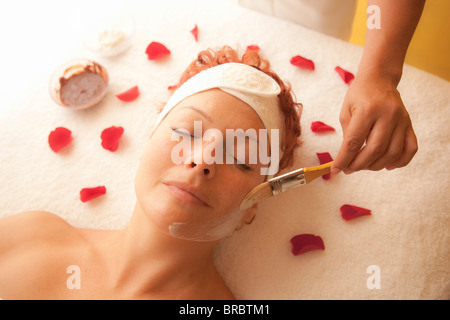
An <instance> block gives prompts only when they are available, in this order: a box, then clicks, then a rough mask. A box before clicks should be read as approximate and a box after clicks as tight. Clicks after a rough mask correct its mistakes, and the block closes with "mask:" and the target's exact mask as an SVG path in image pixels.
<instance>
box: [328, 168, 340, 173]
mask: <svg viewBox="0 0 450 320" xmlns="http://www.w3.org/2000/svg"><path fill="white" fill-rule="evenodd" d="M341 172H342V169H339V168H331V170H330V173H331V174H332V175H336V174H339V173H341Z"/></svg>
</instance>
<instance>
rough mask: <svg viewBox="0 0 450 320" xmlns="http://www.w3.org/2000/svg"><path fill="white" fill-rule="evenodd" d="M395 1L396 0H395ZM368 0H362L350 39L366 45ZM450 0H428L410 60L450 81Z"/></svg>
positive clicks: (407, 57) (408, 59)
mask: <svg viewBox="0 0 450 320" xmlns="http://www.w3.org/2000/svg"><path fill="white" fill-rule="evenodd" d="M391 1H395V0H391ZM366 8H367V0H358V7H357V10H356V15H355V20H354V22H353V32H352V36H351V38H350V42H352V43H355V44H359V45H364V38H365V35H366V19H367V14H366ZM449 15H450V0H427V1H426V3H425V8H424V11H423V13H422V17H421V19H420V22H419V25H418V26H417V29H416V32H415V34H414V37H413V39H412V41H411V44H410V46H409V49H408V53H407V55H406V63H408V64H410V65H413V66H415V67H418V68H420V69H423V70H425V71H428V72H430V73H433V74H435V75H438V76H439V77H441V78H444V79H447V80H449V81H450V55H449V52H450V17H449Z"/></svg>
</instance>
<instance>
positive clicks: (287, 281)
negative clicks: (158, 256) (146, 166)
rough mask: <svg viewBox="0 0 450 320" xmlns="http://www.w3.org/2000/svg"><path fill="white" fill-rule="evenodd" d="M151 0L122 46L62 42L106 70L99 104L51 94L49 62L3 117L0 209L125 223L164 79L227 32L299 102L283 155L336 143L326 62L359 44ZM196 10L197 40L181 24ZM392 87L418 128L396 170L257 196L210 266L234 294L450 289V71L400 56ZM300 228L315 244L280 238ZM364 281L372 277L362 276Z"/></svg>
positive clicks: (237, 13)
mask: <svg viewBox="0 0 450 320" xmlns="http://www.w3.org/2000/svg"><path fill="white" fill-rule="evenodd" d="M149 3H150V4H151V2H147V1H145V2H144V1H130V2H129V4H128V5H127V7H126V10H127V11H129V12H130V13H132V14H133V16H134V18H135V19H136V25H137V32H136V36H135V37H134V38H133V44H132V47H131V48H130V49H129V50H128V51H127V52H126V53H125V54H123V55H121V56H118V57H114V58H103V57H100V56H96V55H95V54H92V53H91V52H89V51H86V50H85V49H84V48H82V47H76V48H74V49H73V51H72V54H73V56H72V57H70V58H77V57H80V56H81V57H88V58H93V59H95V60H96V61H98V62H100V63H101V64H102V65H104V66H105V67H106V69H107V70H108V72H109V74H110V79H111V81H110V87H109V93H108V94H107V96H106V98H105V99H104V100H103V102H102V103H101V104H100V105H98V106H96V107H94V108H92V109H89V110H85V111H71V110H66V109H64V108H61V107H59V106H57V105H56V104H55V103H54V102H53V101H52V100H51V98H50V96H49V94H48V90H47V84H48V80H49V79H48V76H49V75H50V74H51V73H52V71H53V70H49V72H48V74H45V75H43V76H42V79H40V80H41V81H38V82H37V83H36V85H35V88H34V89H35V90H32V91H30V92H29V95H28V96H27V97H25V98H24V99H23V100H22V101H21V102H20V104H19V103H18V105H17V106H16V108H15V110H14V111H11V112H9V113H8V114H7V115H6V116H3V117H2V118H1V119H0V163H1V166H0V195H1V196H0V216H7V215H11V214H16V213H19V212H22V211H26V210H46V211H50V212H53V213H55V214H58V215H60V216H61V217H63V218H64V219H66V220H67V221H68V222H69V223H71V224H73V225H75V226H78V227H89V228H103V229H114V228H122V227H124V226H125V225H126V224H127V222H128V220H129V218H130V214H131V212H132V210H133V207H134V204H135V196H134V176H135V172H136V169H137V165H138V162H139V159H140V155H141V153H142V151H143V146H144V143H145V142H146V140H147V139H148V136H149V133H150V132H151V129H152V126H153V124H154V121H155V120H156V118H157V110H158V107H160V106H161V105H162V103H164V101H166V100H167V99H168V97H169V91H168V90H167V87H168V86H170V85H173V84H175V83H176V82H177V80H178V78H179V76H180V74H181V72H182V71H183V70H184V69H185V68H186V66H187V65H188V63H190V61H192V60H193V59H194V58H195V57H196V55H197V53H198V52H199V51H201V50H203V49H205V48H209V47H213V48H215V47H219V46H222V45H230V46H232V47H235V48H238V49H240V51H241V52H243V51H244V50H245V48H246V47H247V45H250V44H257V45H258V46H260V48H261V49H262V53H263V54H264V55H265V57H267V58H268V59H269V60H270V62H271V64H272V67H273V69H274V70H275V71H276V72H277V73H278V74H279V75H280V76H281V77H282V78H283V79H284V80H286V81H289V82H290V83H291V84H292V86H293V89H294V91H295V94H296V96H297V97H298V100H299V101H300V102H302V103H303V105H304V111H303V117H302V120H301V123H302V126H303V136H302V137H303V146H302V148H301V149H300V150H299V152H298V159H297V161H296V163H295V166H294V167H293V168H292V169H296V168H298V167H305V166H313V165H317V164H318V160H317V157H316V153H317V152H329V153H330V154H331V155H332V156H336V154H337V152H338V149H339V146H340V143H341V141H342V131H341V128H340V125H339V121H338V116H339V112H340V108H341V104H342V101H343V98H344V95H345V93H346V90H347V88H348V86H347V85H346V84H345V83H344V82H343V81H342V80H341V79H340V78H339V76H338V75H337V73H336V72H335V71H334V68H335V67H336V66H338V65H339V66H341V67H342V68H345V69H348V70H350V71H352V72H356V70H357V66H358V62H359V59H360V57H361V54H362V48H360V47H357V46H354V45H351V44H348V43H346V42H343V41H340V40H337V39H333V38H330V37H327V36H324V35H321V34H318V33H316V32H313V31H310V30H307V29H304V28H302V27H300V26H298V25H294V24H291V23H289V22H285V21H281V20H277V19H275V18H271V17H268V16H265V15H261V14H258V13H255V12H252V11H249V10H246V9H242V8H239V7H237V6H234V5H232V4H231V3H229V2H223V1H217V2H216V1H215V2H214V3H215V6H214V7H212V6H211V5H210V3H211V2H210V1H206V0H195V1H174V0H172V1H165V2H164V3H162V4H160V5H159V7H158V10H157V11H156V10H153V9H152V6H151V5H150V4H149ZM195 24H197V25H198V28H199V32H200V34H199V41H198V42H195V40H194V38H193V36H192V35H191V34H190V32H189V31H190V30H191V29H192V28H193V27H194V25H195ZM152 41H158V42H161V43H164V44H165V45H166V46H167V47H168V48H169V49H170V50H171V56H170V58H169V59H167V60H165V61H163V62H159V63H155V62H152V61H149V60H147V57H146V55H145V49H146V47H147V45H148V44H149V43H150V42H152ZM295 55H302V56H304V57H307V58H309V59H312V60H313V61H314V62H315V65H316V70H315V71H308V70H300V69H298V68H296V67H294V66H292V65H290V63H289V60H290V58H291V57H292V56H295ZM64 58H65V57H64ZM56 60H57V59H56V58H55V61H56ZM59 62H60V63H63V62H65V61H59ZM56 67H57V64H56V62H55V68H56ZM134 85H138V86H139V88H140V91H141V95H140V97H139V98H138V99H137V100H135V101H133V102H131V103H124V102H122V101H119V100H118V99H117V98H116V97H115V94H117V93H120V92H122V91H125V90H126V89H129V88H131V87H132V86H134ZM399 90H400V92H401V94H402V97H403V100H404V103H405V105H406V106H407V108H408V111H409V113H410V115H411V118H412V121H413V124H414V128H415V132H416V134H417V137H418V141H419V152H418V153H417V155H416V156H415V158H414V159H413V161H412V162H411V164H410V165H409V166H407V167H406V168H403V169H399V170H395V171H393V172H386V171H381V172H359V173H355V174H353V175H350V176H345V175H343V174H341V175H339V176H337V177H335V178H333V179H331V180H328V181H325V180H322V179H318V180H317V181H314V182H313V183H312V184H309V185H307V186H303V187H300V188H297V189H295V190H291V191H289V192H286V193H284V194H282V195H280V196H278V197H276V198H272V199H269V200H266V201H264V202H263V203H261V205H260V208H259V210H258V213H257V217H256V219H255V220H254V222H253V223H252V224H251V225H249V226H245V227H244V228H243V229H241V230H240V231H238V232H236V233H235V234H234V235H233V236H232V237H231V238H229V239H226V240H225V241H223V243H222V244H221V246H220V247H219V248H218V250H217V260H216V262H217V265H218V268H219V270H220V272H221V273H222V274H223V276H224V278H225V279H226V281H227V282H228V283H229V285H230V287H231V289H232V290H233V292H234V293H235V294H236V296H237V297H238V298H241V299H417V298H422V299H448V298H450V272H449V267H448V262H449V261H450V234H449V227H450V218H449V214H450V200H449V197H448V194H449V191H450V187H449V182H450V173H449V170H448V167H449V160H448V154H449V152H450V135H449V133H448V129H447V128H448V121H449V119H450V83H449V82H447V81H444V80H442V79H440V78H438V77H436V76H433V75H431V74H428V73H425V72H423V71H420V70H418V69H415V68H413V67H410V66H405V69H404V75H403V79H402V81H401V83H400V86H399ZM312 121H323V122H325V123H327V124H329V125H331V126H333V127H334V128H335V129H336V133H327V134H322V135H318V134H314V133H312V132H311V130H310V128H309V126H310V123H311V122H312ZM113 125H115V126H122V127H124V129H125V133H124V136H123V138H122V140H121V141H120V146H119V149H118V150H117V151H116V152H110V151H107V150H105V149H103V148H102V147H101V146H100V134H101V132H102V130H103V129H105V128H107V127H110V126H113ZM59 126H64V127H67V128H69V129H70V130H71V131H72V132H73V137H74V140H73V142H72V143H71V145H70V146H69V147H68V148H66V149H65V150H64V151H62V152H61V153H60V154H55V153H54V152H52V151H51V150H50V148H49V146H48V142H47V138H48V135H49V133H50V132H51V131H52V130H54V129H55V128H56V127H59ZM98 185H105V186H106V188H107V193H106V195H104V196H102V197H100V198H98V199H95V200H93V201H91V202H88V203H82V202H81V201H80V199H79V191H80V190H81V189H82V188H85V187H94V186H98ZM343 204H353V205H357V206H361V207H365V208H369V209H371V210H372V215H371V216H366V217H361V218H358V219H355V220H352V221H344V220H343V219H342V218H341V217H340V212H339V208H340V206H341V205H343ZM303 233H311V234H316V235H320V236H321V237H322V239H323V240H324V244H325V250H324V251H312V252H308V253H305V254H303V255H299V256H294V255H293V254H292V253H291V244H290V242H289V240H290V239H291V238H292V237H293V236H295V235H297V234H303ZM373 266H376V267H375V269H373ZM373 270H375V271H373ZM374 279H375V280H374ZM374 281H375V282H376V283H377V284H380V288H378V289H376V288H375V289H374V288H372V286H371V284H373V283H374Z"/></svg>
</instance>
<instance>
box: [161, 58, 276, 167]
mask: <svg viewBox="0 0 450 320" xmlns="http://www.w3.org/2000/svg"><path fill="white" fill-rule="evenodd" d="M214 88H218V89H220V90H222V91H224V92H227V93H229V94H231V95H233V96H235V97H236V98H238V99H240V100H242V101H243V102H245V103H247V104H248V105H249V106H250V107H251V108H252V109H253V110H255V112H256V113H257V114H258V115H259V117H260V118H261V121H262V122H263V124H264V126H265V128H266V129H267V133H268V136H269V141H271V140H270V138H271V130H272V129H278V130H279V138H280V139H281V138H282V136H283V128H284V125H283V119H284V118H283V115H282V113H281V110H280V108H279V105H278V94H280V92H281V88H280V86H279V85H278V83H277V82H276V81H275V80H274V79H273V78H271V77H270V76H268V75H267V74H265V73H264V72H262V71H259V70H258V69H256V68H254V67H251V66H249V65H246V64H243V63H224V64H221V65H218V66H215V67H212V68H209V69H206V70H203V71H201V72H199V73H198V74H196V75H195V76H193V77H192V78H190V79H189V80H187V81H186V82H185V83H183V84H182V85H181V87H180V88H178V89H177V90H176V91H175V92H174V93H173V95H172V96H171V97H170V99H169V101H168V102H167V104H166V105H165V107H164V109H163V110H162V111H161V113H160V115H159V117H158V119H157V121H156V124H155V128H156V127H157V126H158V125H159V124H160V123H161V121H162V120H163V119H164V118H165V117H166V116H167V114H168V113H169V112H170V111H171V110H172V109H173V108H174V107H175V106H176V105H177V104H178V103H180V102H181V101H182V100H184V99H185V98H187V97H189V96H192V95H194V94H196V93H199V92H202V91H206V90H209V89H214ZM278 145H281V144H280V143H279V144H278ZM282 155H283V154H282V151H281V149H280V150H279V159H281V158H282Z"/></svg>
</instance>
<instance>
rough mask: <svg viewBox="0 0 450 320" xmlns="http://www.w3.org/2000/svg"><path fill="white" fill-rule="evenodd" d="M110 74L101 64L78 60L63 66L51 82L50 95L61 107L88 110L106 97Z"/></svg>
mask: <svg viewBox="0 0 450 320" xmlns="http://www.w3.org/2000/svg"><path fill="white" fill-rule="evenodd" d="M107 88H108V73H107V71H106V69H105V68H104V67H103V66H101V65H100V64H99V63H97V62H95V61H92V60H88V59H78V60H73V61H70V62H68V63H66V64H64V65H63V66H61V67H60V68H59V69H58V70H57V71H56V72H55V73H54V75H53V77H52V79H51V80H50V87H49V90H50V95H51V97H52V98H53V100H54V101H55V102H56V103H58V104H59V105H61V106H64V107H68V108H70V109H76V110H80V109H86V108H90V107H92V106H94V105H96V104H98V103H99V102H100V101H101V100H102V99H103V97H104V96H105V95H106V91H107Z"/></svg>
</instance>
